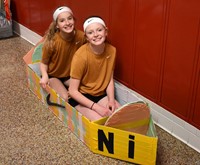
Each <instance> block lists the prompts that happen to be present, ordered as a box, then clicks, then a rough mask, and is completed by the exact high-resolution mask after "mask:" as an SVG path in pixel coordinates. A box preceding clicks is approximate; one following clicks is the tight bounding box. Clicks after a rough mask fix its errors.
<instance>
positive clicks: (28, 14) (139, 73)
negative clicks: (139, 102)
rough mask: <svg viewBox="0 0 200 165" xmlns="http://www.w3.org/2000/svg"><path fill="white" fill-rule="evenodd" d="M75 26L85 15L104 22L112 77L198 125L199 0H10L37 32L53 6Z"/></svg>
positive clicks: (23, 20) (17, 15) (44, 25)
mask: <svg viewBox="0 0 200 165" xmlns="http://www.w3.org/2000/svg"><path fill="white" fill-rule="evenodd" d="M64 4H66V5H68V6H69V7H71V8H72V10H73V12H74V13H75V17H76V18H77V27H78V28H81V29H82V23H83V21H84V19H85V18H87V17H88V16H90V15H100V16H101V17H103V18H104V20H105V21H106V23H107V26H108V28H109V29H110V30H109V38H110V40H111V42H112V44H113V45H115V46H116V47H117V50H118V56H117V65H116V70H115V78H116V79H117V80H118V81H120V82H121V83H123V84H124V85H126V86H128V87H129V88H131V89H133V90H135V91H137V92H138V93H140V94H142V95H144V96H145V97H147V98H149V99H150V100H152V101H154V102H155V103H157V104H159V105H161V106H162V107H164V108H165V109H167V110H168V111H170V112H172V113H173V114H175V115H177V116H179V117H180V118H182V119H184V120H185V121H187V122H189V123H191V124H192V125H194V126H196V127H197V128H200V46H199V44H200V1H199V0H190V1H188V0H126V1H124V0H101V2H97V1H94V0H84V1H82V0H54V1H51V2H50V1H45V0H44V1H41V0H34V1H32V0H26V1H24V0H12V1H11V9H12V12H13V19H14V20H16V21H17V22H19V23H20V24H22V25H24V26H26V27H27V28H29V29H31V30H32V31H34V32H36V33H38V34H40V35H43V34H44V32H45V31H46V29H47V28H48V25H49V23H50V22H51V21H52V13H53V11H54V9H55V8H56V7H57V6H60V5H64Z"/></svg>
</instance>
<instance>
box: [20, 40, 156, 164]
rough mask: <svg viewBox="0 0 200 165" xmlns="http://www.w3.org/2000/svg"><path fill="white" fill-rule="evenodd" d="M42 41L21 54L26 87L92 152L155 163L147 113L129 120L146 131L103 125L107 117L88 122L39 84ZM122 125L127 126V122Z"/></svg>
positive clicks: (154, 131) (131, 160)
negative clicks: (24, 68) (51, 102)
mask: <svg viewBox="0 0 200 165" xmlns="http://www.w3.org/2000/svg"><path fill="white" fill-rule="evenodd" d="M42 45H43V43H42V41H40V42H39V43H38V44H36V46H34V47H33V48H32V49H31V50H30V51H29V52H28V53H27V54H26V55H25V56H24V57H23V59H24V61H25V63H26V70H27V80H28V87H29V88H30V90H31V91H32V92H33V93H34V94H35V95H36V96H37V97H38V98H39V100H41V101H42V102H43V103H44V104H46V105H47V106H48V108H49V109H50V110H51V111H52V112H53V113H54V114H55V115H56V116H57V117H58V118H59V119H60V120H61V121H62V122H63V124H64V125H65V126H66V127H67V128H68V129H70V130H71V131H72V132H73V133H74V134H75V135H76V137H77V138H78V139H79V140H80V141H82V142H83V143H84V144H85V145H86V146H87V147H88V148H89V149H90V150H91V151H92V152H94V153H97V154H101V155H104V156H108V157H112V158H115V159H120V160H123V161H128V162H132V163H136V164H146V165H153V164H156V155H157V142H158V137H157V135H156V129H155V126H154V123H153V120H152V117H151V115H150V117H149V118H146V119H142V118H141V119H139V120H138V121H132V122H131V124H132V126H131V127H135V128H136V127H139V126H141V127H146V128H147V132H146V135H145V134H139V133H135V132H132V131H129V130H128V129H123V128H124V125H123V124H122V125H123V127H115V128H114V127H111V126H109V125H107V126H105V123H106V121H107V120H108V118H102V119H100V120H98V121H94V122H91V121H90V120H88V119H87V118H86V117H84V116H82V114H80V113H79V112H78V111H77V110H76V109H75V108H74V107H72V106H71V105H69V104H68V103H66V102H65V101H64V100H63V99H62V98H61V97H60V96H59V95H58V94H57V93H56V92H55V91H54V90H53V89H52V88H51V87H49V86H47V89H46V90H44V89H43V88H42V87H41V86H40V84H39V81H40V77H41V74H40V70H39V63H40V60H41V52H42ZM48 94H50V95H51V101H53V102H56V103H58V104H61V105H63V106H64V107H65V108H61V107H58V106H49V105H48V104H47V102H46V97H47V95H48ZM134 104H136V103H127V104H125V105H123V106H122V107H121V109H123V108H126V107H128V106H130V105H131V106H133V105H134ZM143 104H146V103H143ZM117 111H119V110H117ZM107 123H108V122H107ZM125 126H128V127H130V123H128V124H125ZM130 130H131V129H130Z"/></svg>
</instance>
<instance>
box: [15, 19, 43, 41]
mask: <svg viewBox="0 0 200 165" xmlns="http://www.w3.org/2000/svg"><path fill="white" fill-rule="evenodd" d="M13 32H14V33H16V34H17V35H19V36H20V37H22V38H23V39H25V40H27V41H28V42H30V43H31V44H33V45H35V44H36V43H38V42H39V41H40V40H41V39H42V36H40V35H38V34H37V33H35V32H33V31H31V30H30V29H28V28H27V27H25V26H23V25H21V24H19V23H18V22H16V21H13Z"/></svg>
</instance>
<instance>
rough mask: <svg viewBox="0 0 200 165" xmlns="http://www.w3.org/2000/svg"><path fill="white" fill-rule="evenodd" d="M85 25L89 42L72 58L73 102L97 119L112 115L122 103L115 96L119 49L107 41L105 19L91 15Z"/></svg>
mask: <svg viewBox="0 0 200 165" xmlns="http://www.w3.org/2000/svg"><path fill="white" fill-rule="evenodd" d="M83 27H84V32H85V35H86V39H87V41H88V43H87V44H85V45H83V46H82V47H80V48H79V50H77V52H76V53H75V55H74V57H73V60H72V64H71V71H70V76H71V79H70V87H69V93H70V96H71V98H70V99H69V103H70V104H71V105H72V106H74V107H75V108H76V109H77V110H78V111H79V112H80V113H82V114H83V115H84V116H85V117H87V118H88V119H89V120H91V121H93V120H98V119H100V118H102V117H105V116H110V115H111V114H112V113H113V112H114V111H115V109H117V108H118V107H119V106H120V105H119V103H118V102H117V101H116V100H115V97H114V80H113V72H114V66H115V57H116V48H115V47H114V46H112V45H111V44H109V43H108V42H105V41H106V36H107V28H106V25H105V23H104V21H103V20H102V19H101V18H99V17H91V18H88V19H87V20H86V21H85V23H84V26H83Z"/></svg>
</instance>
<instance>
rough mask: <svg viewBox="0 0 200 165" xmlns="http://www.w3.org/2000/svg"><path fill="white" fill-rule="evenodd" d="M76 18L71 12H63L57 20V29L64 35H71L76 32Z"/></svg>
mask: <svg viewBox="0 0 200 165" xmlns="http://www.w3.org/2000/svg"><path fill="white" fill-rule="evenodd" d="M74 23H75V21H74V17H73V15H72V14H71V13H69V12H62V13H60V14H59V15H58V18H57V26H56V27H57V28H58V29H59V30H60V31H61V32H64V33H71V32H72V31H73V30H74Z"/></svg>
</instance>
